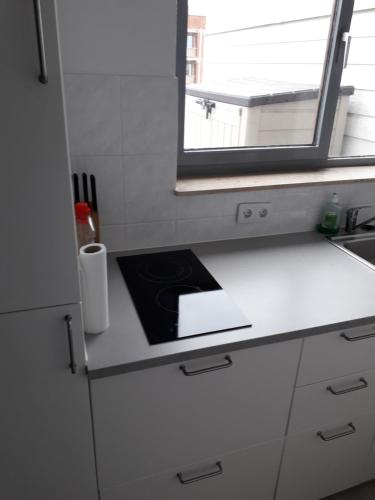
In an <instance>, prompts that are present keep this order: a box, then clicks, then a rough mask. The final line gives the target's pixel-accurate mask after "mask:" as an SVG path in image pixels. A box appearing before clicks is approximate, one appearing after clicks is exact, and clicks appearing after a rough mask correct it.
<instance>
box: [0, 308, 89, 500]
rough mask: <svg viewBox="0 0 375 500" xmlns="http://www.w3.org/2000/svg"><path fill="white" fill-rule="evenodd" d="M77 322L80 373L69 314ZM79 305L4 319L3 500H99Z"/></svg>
mask: <svg viewBox="0 0 375 500" xmlns="http://www.w3.org/2000/svg"><path fill="white" fill-rule="evenodd" d="M67 314H70V315H71V316H72V340H73V342H72V348H73V352H74V355H75V360H76V363H77V371H76V373H72V371H71V369H70V367H69V364H70V361H71V356H70V352H69V339H68V332H67V324H66V321H65V320H64V316H65V315H67ZM81 335H82V326H81V316H80V307H79V306H78V305H75V306H69V307H56V308H50V309H45V310H34V311H27V312H20V313H11V314H2V315H0V341H1V349H0V394H1V396H2V401H1V410H0V443H1V453H0V484H1V494H0V496H1V498H4V500H5V499H6V500H26V499H27V500H52V499H53V500H95V498H97V496H96V478H95V466H94V452H93V444H92V429H91V418H90V405H89V392H88V383H87V377H86V374H85V367H84V351H83V342H82V338H81Z"/></svg>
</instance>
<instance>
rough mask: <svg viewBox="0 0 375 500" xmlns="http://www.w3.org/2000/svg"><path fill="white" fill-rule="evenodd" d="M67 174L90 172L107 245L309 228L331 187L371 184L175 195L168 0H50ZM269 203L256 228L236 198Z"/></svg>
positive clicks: (366, 194) (350, 190)
mask: <svg viewBox="0 0 375 500" xmlns="http://www.w3.org/2000/svg"><path fill="white" fill-rule="evenodd" d="M58 7H59V21H60V35H61V41H62V60H63V70H64V76H65V91H66V103H67V114H68V128H69V137H70V147H71V155H72V166H73V170H74V171H83V170H84V171H86V172H87V173H94V174H96V175H97V178H98V180H97V183H98V189H99V209H100V211H101V218H102V224H103V227H102V234H103V239H104V241H105V243H106V244H107V245H108V246H109V248H110V249H112V250H115V249H117V250H120V249H127V248H141V247H151V246H157V245H170V244H177V243H190V242H196V241H208V240H215V239H226V238H243V237H247V236H256V235H261V234H276V233H286V232H294V231H308V230H312V229H314V226H315V224H316V222H317V219H318V216H319V212H320V208H321V205H322V204H323V203H324V202H325V201H326V199H327V197H328V196H329V193H330V192H332V190H335V191H337V192H339V194H340V196H341V198H342V201H343V203H344V204H345V205H346V204H351V203H372V202H374V201H375V199H374V198H375V184H372V183H368V184H365V183H364V184H354V185H345V186H335V187H332V186H325V187H315V188H291V189H284V190H270V191H258V192H242V193H225V194H212V195H199V196H186V197H178V196H175V195H174V193H173V189H174V185H175V180H176V154H177V133H176V132H177V80H176V78H175V76H174V74H175V68H174V57H175V39H176V0H153V2H150V1H149V0H137V1H136V2H135V1H133V0H106V1H105V2H103V0H58ZM246 201H271V202H272V203H273V205H274V213H273V216H272V218H271V219H270V220H269V221H268V222H267V223H266V224H255V225H246V224H241V225H237V224H236V222H235V212H236V208H237V204H238V203H240V202H246Z"/></svg>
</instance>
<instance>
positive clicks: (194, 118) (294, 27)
mask: <svg viewBox="0 0 375 500" xmlns="http://www.w3.org/2000/svg"><path fill="white" fill-rule="evenodd" d="M374 26H375V0H355V2H354V0H314V2H312V1H311V0H283V1H280V0H262V2H249V1H248V0H231V1H230V2H229V1H228V0H179V34H180V35H179V43H178V53H177V71H178V76H179V79H180V102H179V116H180V127H179V150H180V154H179V161H180V164H181V165H182V166H183V167H186V169H187V168H188V167H194V166H195V167H196V168H197V167H199V168H200V166H210V165H223V167H224V169H225V168H226V169H228V168H232V167H233V166H236V165H238V166H241V165H242V166H246V169H250V170H251V169H254V170H259V169H262V168H270V167H272V168H273V169H275V164H276V167H277V165H279V166H287V165H288V167H289V168H290V166H291V165H293V168H306V167H311V166H315V165H316V166H318V165H319V166H321V165H324V166H333V165H334V166H337V164H339V163H340V162H341V164H342V163H345V162H346V163H348V162H350V164H353V163H361V164H366V163H371V162H373V161H374V159H373V158H372V155H375V83H374V82H375V60H373V56H372V54H373V53H374V48H375V46H374V40H375V31H374ZM350 40H351V44H350ZM349 48H350V51H349ZM344 68H345V69H344ZM353 157H354V158H355V159H353ZM345 158H346V159H345ZM229 166H230V167H229ZM202 168H203V167H202Z"/></svg>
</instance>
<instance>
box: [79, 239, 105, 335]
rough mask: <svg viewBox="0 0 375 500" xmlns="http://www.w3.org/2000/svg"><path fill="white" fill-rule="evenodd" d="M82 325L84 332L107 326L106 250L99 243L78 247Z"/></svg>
mask: <svg viewBox="0 0 375 500" xmlns="http://www.w3.org/2000/svg"><path fill="white" fill-rule="evenodd" d="M79 262H80V271H81V272H80V275H81V288H82V305H83V325H84V330H85V332H86V333H101V332H103V331H104V330H106V329H107V328H108V327H109V314H108V282H107V250H106V248H105V246H104V245H102V244H100V243H91V244H89V245H85V246H83V247H81V248H80V249H79Z"/></svg>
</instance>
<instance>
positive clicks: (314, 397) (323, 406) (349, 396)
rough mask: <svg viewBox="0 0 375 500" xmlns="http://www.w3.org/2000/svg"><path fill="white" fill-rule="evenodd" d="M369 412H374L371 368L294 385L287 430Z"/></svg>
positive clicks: (374, 381) (373, 373) (292, 431)
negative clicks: (297, 385)
mask: <svg viewBox="0 0 375 500" xmlns="http://www.w3.org/2000/svg"><path fill="white" fill-rule="evenodd" d="M317 364H319V360H317ZM368 413H375V371H374V370H372V371H369V372H367V371H363V372H359V373H355V374H352V375H348V376H345V377H340V378H336V379H331V380H326V381H324V382H319V383H317V384H311V385H306V386H304V387H297V388H296V391H295V394H294V398H293V407H292V412H291V416H290V421H289V429H288V432H289V433H295V432H301V431H303V430H304V429H309V428H313V427H316V426H317V425H327V424H330V423H331V422H336V421H337V420H340V419H344V420H345V419H346V420H348V421H350V419H351V418H353V417H357V416H360V415H365V414H368Z"/></svg>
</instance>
